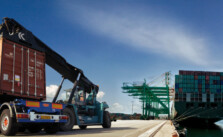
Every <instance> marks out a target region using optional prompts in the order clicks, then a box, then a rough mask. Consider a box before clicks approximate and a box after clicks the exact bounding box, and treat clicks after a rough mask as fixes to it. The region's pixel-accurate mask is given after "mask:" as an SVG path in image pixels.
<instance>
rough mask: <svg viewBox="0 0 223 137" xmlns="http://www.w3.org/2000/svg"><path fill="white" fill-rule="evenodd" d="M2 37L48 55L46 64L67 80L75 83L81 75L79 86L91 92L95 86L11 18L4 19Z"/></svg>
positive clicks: (0, 33)
mask: <svg viewBox="0 0 223 137" xmlns="http://www.w3.org/2000/svg"><path fill="white" fill-rule="evenodd" d="M0 36H2V37H4V38H6V39H8V40H10V41H13V42H16V43H19V44H22V45H24V46H27V47H29V48H32V49H35V50H38V51H41V52H44V53H45V55H46V64H47V65H49V66H50V67H52V68H53V69H54V70H56V71H57V72H58V73H60V74H61V75H62V76H63V77H64V78H65V79H68V80H70V81H71V82H72V83H74V82H75V81H76V79H77V77H78V74H79V73H80V74H81V77H80V79H79V84H81V85H82V86H83V87H85V89H86V90H87V91H88V90H89V91H90V89H91V88H92V87H95V85H94V84H93V83H92V82H91V81H90V80H89V79H88V78H87V77H85V75H84V74H83V71H82V70H81V69H79V68H77V67H74V66H72V65H71V64H69V63H68V62H67V61H66V60H65V59H64V58H63V57H62V56H61V55H59V54H58V53H56V52H55V51H54V50H52V49H51V48H50V47H48V46H47V45H46V44H45V43H43V42H42V41H41V40H40V39H38V38H37V37H36V36H35V35H33V34H32V32H30V31H29V30H27V29H26V28H24V27H23V26H22V25H20V24H19V23H18V22H16V21H15V20H14V19H11V18H4V19H3V23H2V24H1V25H0Z"/></svg>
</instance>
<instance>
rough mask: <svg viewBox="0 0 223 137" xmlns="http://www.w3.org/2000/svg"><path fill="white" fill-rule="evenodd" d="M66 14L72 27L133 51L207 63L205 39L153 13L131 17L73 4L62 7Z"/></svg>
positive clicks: (123, 12) (127, 13) (127, 12)
mask: <svg viewBox="0 0 223 137" xmlns="http://www.w3.org/2000/svg"><path fill="white" fill-rule="evenodd" d="M66 10H67V12H68V14H67V16H68V18H69V20H70V21H71V22H74V23H75V25H76V23H77V22H78V23H79V24H81V25H82V26H83V27H85V28H86V29H88V30H91V31H93V33H95V34H99V35H103V36H105V37H108V38H110V39H113V40H115V41H118V42H121V43H123V44H124V45H127V46H130V47H132V48H135V49H137V50H141V51H143V52H148V53H151V52H153V53H156V54H159V55H164V56H168V57H171V58H175V59H176V60H177V59H181V60H187V61H189V62H191V63H194V64H197V65H207V63H208V62H210V61H209V60H208V59H209V58H210V57H209V56H208V55H209V52H208V46H207V43H208V41H207V40H205V39H206V38H204V37H200V36H198V35H199V34H197V33H196V32H192V31H190V30H189V28H185V27H182V23H180V22H177V21H174V20H173V19H171V18H166V17H165V18H164V17H161V16H158V17H157V16H155V15H154V14H153V12H148V13H146V14H144V13H141V12H138V13H134V12H135V11H131V10H129V9H125V8H123V10H120V9H118V10H116V12H114V11H112V10H100V9H99V8H92V7H89V6H83V5H78V6H77V5H76V4H75V5H72V4H69V5H66ZM154 12H155V11H154ZM69 13H72V14H69Z"/></svg>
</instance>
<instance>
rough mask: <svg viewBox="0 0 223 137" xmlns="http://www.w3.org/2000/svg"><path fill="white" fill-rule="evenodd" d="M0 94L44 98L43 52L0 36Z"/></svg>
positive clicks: (2, 98) (2, 97) (12, 96)
mask: <svg viewBox="0 0 223 137" xmlns="http://www.w3.org/2000/svg"><path fill="white" fill-rule="evenodd" d="M0 94H1V95H9V96H10V97H11V98H23V99H35V100H44V99H45V98H46V89H45V54H44V53H42V52H39V51H36V50H33V49H31V48H28V47H25V46H22V45H20V44H17V43H14V42H11V41H9V40H6V39H5V38H0ZM7 97H8V96H7ZM1 100H5V98H4V96H1Z"/></svg>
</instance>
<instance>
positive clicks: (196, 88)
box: [174, 70, 223, 125]
mask: <svg viewBox="0 0 223 137" xmlns="http://www.w3.org/2000/svg"><path fill="white" fill-rule="evenodd" d="M174 105H175V111H176V115H175V121H176V122H178V123H180V124H184V125H197V124H198V125H211V124H213V123H215V122H217V121H219V120H222V119H223V72H207V71H183V70H180V71H179V75H175V104H174Z"/></svg>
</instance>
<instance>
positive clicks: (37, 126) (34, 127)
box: [27, 125, 43, 133]
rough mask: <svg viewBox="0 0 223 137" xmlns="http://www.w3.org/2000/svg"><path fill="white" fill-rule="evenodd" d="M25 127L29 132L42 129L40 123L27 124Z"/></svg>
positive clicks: (36, 131)
mask: <svg viewBox="0 0 223 137" xmlns="http://www.w3.org/2000/svg"><path fill="white" fill-rule="evenodd" d="M27 129H28V130H29V132H30V133H38V132H40V131H41V130H42V129H43V127H42V126H40V125H29V126H28V127H27Z"/></svg>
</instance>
